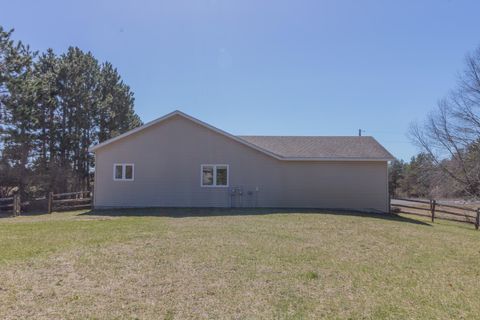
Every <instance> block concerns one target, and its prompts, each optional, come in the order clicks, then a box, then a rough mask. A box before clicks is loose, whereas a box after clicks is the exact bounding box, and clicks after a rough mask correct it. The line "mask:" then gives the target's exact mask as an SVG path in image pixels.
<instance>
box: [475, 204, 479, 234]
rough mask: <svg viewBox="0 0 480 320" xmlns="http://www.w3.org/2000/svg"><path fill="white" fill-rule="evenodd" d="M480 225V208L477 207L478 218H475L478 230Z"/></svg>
mask: <svg viewBox="0 0 480 320" xmlns="http://www.w3.org/2000/svg"><path fill="white" fill-rule="evenodd" d="M479 226H480V208H477V219H475V229H477V230H478V227H479Z"/></svg>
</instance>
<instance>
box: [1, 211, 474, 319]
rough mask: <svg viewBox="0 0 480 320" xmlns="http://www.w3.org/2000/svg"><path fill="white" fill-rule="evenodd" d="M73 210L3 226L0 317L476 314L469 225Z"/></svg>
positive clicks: (331, 217)
mask: <svg viewBox="0 0 480 320" xmlns="http://www.w3.org/2000/svg"><path fill="white" fill-rule="evenodd" d="M83 218H84V216H78V215H77V214H72V216H71V217H70V218H66V217H65V216H63V217H62V219H60V220H58V221H57V220H51V221H50V220H49V221H48V222H45V221H42V220H38V221H36V222H31V224H25V223H24V222H26V221H21V222H18V223H17V222H8V223H0V229H1V228H3V229H1V230H3V231H4V232H3V233H0V241H3V243H4V244H6V245H7V247H9V248H10V249H9V250H8V251H5V250H6V249H0V254H1V253H2V250H4V251H3V253H5V252H9V254H8V255H9V257H10V258H9V259H8V260H6V261H4V262H3V264H2V265H1V266H0V267H1V268H2V272H1V273H0V301H2V303H1V304H0V318H2V319H14V318H36V319H65V318H67V319H84V318H98V319H117V318H128V319H131V318H140V319H163V318H164V319H212V318H218V319H223V318H228V319H244V318H246V319H251V318H263V319H264V318H277V319H303V318H335V319H336V318H372V319H378V318H384V319H387V318H389V319H397V318H472V319H473V318H475V317H476V316H477V315H478V313H479V312H480V300H479V299H478V296H480V286H479V284H480V268H479V267H478V261H480V250H478V248H479V244H480V233H478V232H475V231H473V230H469V229H462V228H458V227H457V226H455V225H451V224H448V223H444V224H442V223H439V224H435V225H434V226H433V227H432V226H429V225H426V224H415V223H408V222H402V221H396V220H390V219H378V218H369V217H359V216H348V215H333V214H268V215H249V216H241V215H237V216H212V217H208V216H207V217H204V216H202V217H182V218H171V217H152V216H148V217H116V218H115V219H112V220H108V221H102V220H100V221H96V220H92V221H81V220H82V219H83ZM37 219H38V217H37ZM79 219H80V220H79ZM27 225H30V226H34V227H33V228H31V229H27V230H30V231H31V234H30V235H28V234H27V233H25V232H26V231H25V229H24V228H25V227H26V226H27ZM15 231H20V232H24V234H22V239H23V240H25V239H28V238H29V237H30V238H33V240H31V242H27V243H30V246H34V244H35V241H40V239H41V237H37V236H35V234H36V232H37V233H38V232H40V234H42V232H43V236H44V235H46V234H50V235H51V236H50V237H47V243H45V244H44V246H39V245H38V244H37V246H36V247H35V246H34V247H35V248H36V250H37V252H35V253H33V254H32V253H31V250H27V249H26V248H23V247H22V245H21V242H14V241H13V240H12V238H11V236H12V234H14V233H15ZM62 242H66V244H63V245H61V243H62ZM52 247H53V248H57V249H56V250H52ZM13 249H15V250H16V251H15V250H13ZM23 250H25V251H28V252H29V253H30V254H23V253H22V251H23ZM12 251H15V252H17V254H18V256H15V255H13V254H12V253H11V252H12Z"/></svg>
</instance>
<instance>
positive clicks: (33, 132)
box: [0, 26, 141, 197]
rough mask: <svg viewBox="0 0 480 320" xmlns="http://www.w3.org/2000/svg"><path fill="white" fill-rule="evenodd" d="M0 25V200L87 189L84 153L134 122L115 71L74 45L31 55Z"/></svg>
mask: <svg viewBox="0 0 480 320" xmlns="http://www.w3.org/2000/svg"><path fill="white" fill-rule="evenodd" d="M12 33H13V30H9V31H7V30H5V29H4V28H2V27H1V26H0V197H2V196H7V195H9V194H11V193H12V192H19V193H21V194H23V195H28V196H33V195H43V194H45V193H46V192H48V191H54V192H65V191H76V190H80V189H82V190H84V189H88V188H90V183H91V180H92V170H93V165H94V163H93V157H92V155H91V154H90V153H89V152H88V148H89V147H90V146H92V145H93V144H96V143H98V142H102V141H104V140H107V139H109V138H112V137H114V136H116V135H118V134H121V133H123V132H125V131H128V130H130V129H133V128H135V127H137V126H140V125H141V121H140V118H139V117H138V115H137V114H136V113H135V111H134V95H133V92H132V91H131V89H130V87H129V86H128V85H126V84H125V83H124V82H123V81H122V79H121V77H120V75H119V73H118V71H117V69H116V68H115V67H114V66H113V65H112V64H111V63H109V62H103V63H100V62H99V61H98V60H97V59H95V57H94V56H93V54H92V53H90V52H84V51H82V50H81V49H79V48H77V47H70V48H68V50H67V52H65V53H62V54H60V55H57V54H55V53H54V51H53V50H52V49H48V50H46V52H37V51H32V50H31V49H30V47H29V46H28V45H26V44H24V43H22V42H21V41H14V40H12Z"/></svg>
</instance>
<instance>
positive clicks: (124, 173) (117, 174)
mask: <svg viewBox="0 0 480 320" xmlns="http://www.w3.org/2000/svg"><path fill="white" fill-rule="evenodd" d="M133 171H134V170H133V163H115V164H114V165H113V180H115V181H133V177H134V173H133Z"/></svg>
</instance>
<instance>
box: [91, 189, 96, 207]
mask: <svg viewBox="0 0 480 320" xmlns="http://www.w3.org/2000/svg"><path fill="white" fill-rule="evenodd" d="M90 201H91V205H92V207H91V210H93V209H95V205H94V204H93V203H94V201H95V186H92V190H91V191H90Z"/></svg>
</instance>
